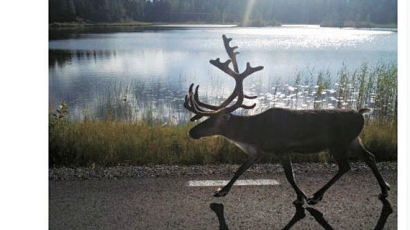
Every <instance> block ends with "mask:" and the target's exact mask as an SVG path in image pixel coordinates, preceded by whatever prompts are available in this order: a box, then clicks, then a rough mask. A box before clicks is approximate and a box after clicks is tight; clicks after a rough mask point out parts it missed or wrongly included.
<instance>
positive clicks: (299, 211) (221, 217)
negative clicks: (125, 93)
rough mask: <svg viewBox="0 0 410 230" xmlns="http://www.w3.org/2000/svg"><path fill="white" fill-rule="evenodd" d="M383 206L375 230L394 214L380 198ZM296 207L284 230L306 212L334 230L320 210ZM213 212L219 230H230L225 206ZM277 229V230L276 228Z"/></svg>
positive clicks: (213, 208)
mask: <svg viewBox="0 0 410 230" xmlns="http://www.w3.org/2000/svg"><path fill="white" fill-rule="evenodd" d="M380 201H381V202H382V204H383V206H382V209H381V213H380V216H379V219H378V221H377V223H376V226H375V227H374V230H381V229H383V228H384V225H385V224H386V221H387V219H388V217H389V216H390V214H392V213H393V209H392V207H391V204H390V202H389V201H388V200H387V199H386V198H380ZM294 206H295V214H294V215H293V217H292V219H291V220H290V221H289V222H288V224H287V225H286V226H285V227H283V228H281V229H282V230H287V229H291V228H292V227H293V226H294V225H295V224H296V223H297V222H299V221H300V220H302V219H303V218H305V217H306V213H305V210H307V211H308V213H309V214H310V215H312V216H313V218H314V219H315V220H316V222H318V223H319V224H320V225H321V226H322V227H323V229H326V230H333V229H334V228H333V227H332V226H331V225H330V224H329V223H328V222H327V220H326V219H325V218H324V215H323V213H322V212H320V211H319V210H317V209H315V208H312V207H303V205H302V204H294ZM210 208H211V210H212V211H213V212H214V213H215V214H216V216H217V218H218V222H219V230H228V229H229V228H228V225H227V223H226V221H225V214H224V205H223V204H221V203H211V204H210ZM275 229H276V228H275Z"/></svg>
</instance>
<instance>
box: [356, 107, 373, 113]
mask: <svg viewBox="0 0 410 230" xmlns="http://www.w3.org/2000/svg"><path fill="white" fill-rule="evenodd" d="M369 112H371V109H368V108H363V109H359V113H360V114H365V113H369Z"/></svg>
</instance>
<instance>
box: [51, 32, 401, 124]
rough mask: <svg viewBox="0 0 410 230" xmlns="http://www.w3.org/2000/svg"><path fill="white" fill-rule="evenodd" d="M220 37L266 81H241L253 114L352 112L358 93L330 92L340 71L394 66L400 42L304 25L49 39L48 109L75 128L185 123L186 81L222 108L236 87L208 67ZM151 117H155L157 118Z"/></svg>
mask: <svg viewBox="0 0 410 230" xmlns="http://www.w3.org/2000/svg"><path fill="white" fill-rule="evenodd" d="M222 33H226V34H227V35H228V36H233V37H234V38H235V40H234V41H235V44H233V45H238V46H240V48H241V55H240V57H239V58H238V64H239V65H240V66H245V64H246V62H247V61H249V62H250V63H254V64H255V65H262V66H265V69H264V70H263V72H262V71H261V72H260V73H259V72H258V73H256V74H255V75H254V76H252V78H251V79H247V80H245V82H244V87H245V88H244V90H245V93H248V94H252V95H258V101H255V102H257V105H258V107H257V108H255V110H254V111H253V112H254V113H259V112H261V111H264V110H266V109H267V108H271V107H288V108H297V109H305V108H306V109H309V108H313V107H315V108H316V107H321V108H324V109H326V108H333V107H335V106H337V105H338V103H339V104H341V107H354V104H355V103H356V102H355V101H353V100H356V99H357V97H356V98H353V96H354V94H356V93H357V91H353V90H348V91H346V95H347V94H349V95H347V96H352V98H348V99H347V100H344V99H343V100H341V99H340V98H339V95H338V94H337V92H336V91H335V90H338V88H339V86H338V85H336V83H337V81H338V75H337V74H338V72H340V69H341V68H342V67H343V66H345V68H346V70H347V71H353V70H356V69H360V65H361V64H362V63H368V64H369V68H370V67H372V66H374V65H375V64H377V63H379V62H381V63H387V64H389V63H392V64H395V63H396V61H397V57H396V55H397V48H396V44H397V41H396V40H397V39H396V38H397V34H396V33H394V32H391V31H370V30H343V29H336V28H320V27H306V26H305V27H303V26H302V27H300V26H299V27H286V26H284V27H281V28H196V29H193V28H185V29H182V28H178V29H175V28H174V29H169V28H155V29H149V28H138V29H136V28H132V27H127V28H122V27H118V28H83V29H79V30H53V32H52V33H51V35H50V36H53V37H52V38H51V37H50V39H51V40H50V41H49V75H50V76H49V92H50V94H49V95H50V96H49V99H50V100H49V101H50V107H53V106H57V105H58V104H59V103H61V102H62V101H65V102H67V105H68V108H69V111H70V115H71V116H72V118H73V119H81V118H83V117H84V116H91V117H92V118H96V119H99V118H104V117H107V116H112V117H117V118H118V119H122V118H123V117H124V116H125V117H126V119H134V118H138V119H141V118H143V117H147V116H148V117H152V118H153V119H155V120H160V121H165V120H166V121H168V120H169V119H170V118H172V120H177V121H179V120H180V121H183V120H184V117H187V118H189V114H187V113H186V112H185V111H184V109H183V107H182V103H180V102H181V100H182V99H183V97H184V94H185V92H186V89H187V88H188V86H189V85H190V84H191V83H192V82H195V83H197V84H200V85H201V88H200V91H201V94H200V95H201V97H203V99H202V100H204V101H207V102H208V103H218V102H220V101H223V98H224V97H225V96H226V95H229V94H230V92H231V90H232V88H233V85H234V82H233V81H232V79H230V78H228V77H225V76H223V73H221V72H220V71H219V70H218V69H216V68H214V67H213V66H211V65H210V64H209V60H210V59H211V58H215V57H225V55H226V54H225V53H224V49H223V46H222V44H221V42H220V36H221V34H222ZM62 34H63V35H62ZM60 35H61V36H60ZM244 57H246V58H244ZM320 72H322V78H323V85H325V84H327V86H326V88H325V89H323V90H322V89H321V90H318V88H321V86H320V85H319V84H318V76H319V74H320ZM356 75H357V76H359V72H357V74H356ZM298 76H299V77H300V78H299V80H298ZM367 78H369V77H367ZM356 79H357V77H356ZM119 86H120V87H119ZM315 87H316V88H315ZM346 87H350V86H346ZM353 87H356V86H353ZM356 89H357V88H356ZM118 90H124V91H123V92H120V91H118ZM157 90H159V91H157ZM356 96H357V95H356ZM366 96H367V95H366ZM393 97H394V95H393ZM124 98H126V100H123V99H124ZM372 98H374V95H373V96H372V95H369V97H368V98H367V99H366V100H367V101H366V102H365V105H364V106H368V107H372V105H371V103H373V101H372V100H373V99H372ZM386 101H389V102H391V103H394V102H393V101H390V100H386ZM367 103H370V104H367ZM124 108H125V111H118V110H117V109H124ZM157 108H160V109H162V111H155V109H157ZM151 109H153V110H152V111H151ZM107 111H112V113H113V114H114V115H110V114H106V113H105V112H107ZM119 114H120V115H119ZM121 114H123V115H121ZM124 114H127V115H124ZM174 116H175V118H173V117H174Z"/></svg>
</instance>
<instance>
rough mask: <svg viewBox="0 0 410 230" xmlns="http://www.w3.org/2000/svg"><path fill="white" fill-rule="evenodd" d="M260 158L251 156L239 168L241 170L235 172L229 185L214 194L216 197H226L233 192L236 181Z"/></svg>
mask: <svg viewBox="0 0 410 230" xmlns="http://www.w3.org/2000/svg"><path fill="white" fill-rule="evenodd" d="M258 158H259V156H258V155H256V154H255V155H251V156H249V158H248V160H247V161H246V162H245V163H243V164H242V165H241V167H239V169H238V170H237V171H236V172H235V174H234V175H233V177H232V179H231V180H230V181H229V183H228V184H227V185H225V186H224V187H223V188H219V189H218V190H217V191H215V193H214V197H222V196H226V194H228V192H229V191H230V190H231V187H232V185H233V184H234V183H235V181H236V180H237V179H238V178H239V177H240V176H241V175H242V174H243V173H244V172H245V171H246V170H247V169H248V168H249V167H251V165H252V164H253V163H255V161H256V160H257V159H258Z"/></svg>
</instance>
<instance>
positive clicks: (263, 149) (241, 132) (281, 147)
mask: <svg viewBox="0 0 410 230" xmlns="http://www.w3.org/2000/svg"><path fill="white" fill-rule="evenodd" d="M222 39H223V43H224V46H225V49H226V52H227V54H228V56H229V58H230V59H229V60H227V61H226V62H221V61H220V60H219V58H217V59H216V60H210V63H211V64H212V65H214V66H216V67H217V68H219V69H220V70H222V71H223V72H225V73H226V74H228V75H229V76H231V77H233V79H234V80H235V82H236V84H235V88H234V90H233V92H232V94H231V95H230V96H229V97H228V98H227V99H226V100H225V101H223V102H222V103H221V104H220V105H219V106H216V105H210V104H207V103H204V102H201V101H200V100H199V96H198V88H199V85H198V86H196V88H195V92H193V86H194V84H191V86H190V87H189V91H188V95H186V96H185V103H184V107H185V108H186V109H187V110H189V111H191V112H192V113H194V114H195V116H194V117H192V118H191V121H195V120H198V119H200V118H201V117H208V118H207V119H206V120H205V121H203V122H201V123H199V124H198V125H196V126H195V127H193V128H192V129H191V130H190V131H189V133H188V134H189V136H190V137H191V138H193V139H199V138H202V137H209V136H223V137H225V138H226V139H228V140H229V141H231V142H232V143H234V144H235V145H236V146H238V147H239V148H240V149H241V150H242V151H244V152H245V153H246V154H247V155H248V160H247V161H246V162H245V163H244V164H242V165H241V166H240V167H239V169H238V170H237V171H236V172H235V174H234V176H233V177H232V179H231V180H230V181H229V183H228V184H227V185H225V186H224V187H223V188H220V189H218V190H217V191H216V192H215V193H214V196H215V197H222V196H225V195H227V194H228V192H229V191H230V189H231V187H232V185H233V184H234V183H235V181H236V180H237V179H238V178H239V177H240V176H241V175H242V174H243V173H244V172H245V171H246V170H247V169H248V168H249V167H250V166H251V165H252V164H253V163H254V162H255V161H257V160H258V159H260V158H261V157H262V156H264V155H269V154H274V155H276V156H277V157H278V158H279V159H280V163H281V165H282V166H283V168H284V171H285V175H286V179H287V180H288V182H289V183H290V184H291V186H292V187H293V189H294V190H295V192H296V195H297V198H296V200H295V201H294V203H295V204H303V203H304V201H305V200H306V201H307V203H308V204H311V205H314V204H316V203H318V202H319V201H320V200H322V198H323V195H324V194H325V192H326V190H328V189H329V188H330V187H331V186H332V185H333V184H334V183H335V182H336V181H337V180H338V179H339V178H340V177H341V176H342V175H343V174H345V173H346V172H348V171H349V170H350V165H349V161H348V159H349V153H350V154H356V155H358V156H360V157H361V158H362V159H363V160H364V162H365V163H366V164H367V165H368V166H369V167H370V168H371V170H372V172H373V174H374V176H375V177H376V179H377V181H378V183H379V185H380V189H381V194H380V195H379V198H380V199H382V198H386V197H387V196H388V190H390V186H389V185H388V184H387V183H386V182H385V181H384V179H383V177H382V176H381V175H380V172H379V170H378V169H377V167H376V163H375V157H374V155H373V154H372V153H370V152H369V151H368V150H367V149H366V148H365V147H364V146H363V144H362V142H361V140H360V138H359V134H360V132H361V131H362V129H363V124H364V118H363V115H362V114H364V113H366V112H369V109H361V110H359V111H355V110H289V109H283V108H271V109H268V110H266V111H264V112H262V113H260V114H257V115H252V116H238V115H235V114H232V112H234V111H235V110H236V109H238V108H242V109H253V108H254V107H255V105H256V104H253V105H250V106H249V105H245V104H243V102H244V99H255V98H256V96H248V95H245V94H244V92H243V80H244V79H245V78H246V77H248V76H249V75H251V74H252V73H255V72H257V71H260V70H262V69H263V66H258V67H251V66H250V64H249V62H248V63H247V64H246V69H245V71H243V72H242V73H240V72H239V69H238V64H237V62H236V55H237V54H238V53H239V52H235V51H234V50H235V49H237V48H238V47H237V46H235V47H231V46H230V45H229V42H230V41H231V40H232V38H227V37H226V36H225V35H223V36H222ZM230 63H232V65H233V70H232V69H231V68H230V66H229V64H230ZM235 98H236V102H235V103H233V105H231V106H229V105H230V104H231V102H232V101H233V100H234V99H235ZM323 150H329V151H330V153H331V155H332V156H333V159H334V160H335V161H336V163H337V165H338V172H337V173H336V175H335V176H334V177H333V178H332V179H331V180H330V181H329V182H328V183H326V184H325V185H324V186H323V187H322V188H320V189H319V190H318V191H317V192H315V193H314V194H313V197H311V198H307V196H306V195H305V193H304V192H303V191H302V190H301V189H300V188H299V187H298V186H297V184H296V182H295V179H294V175H293V171H292V163H291V160H290V154H291V153H302V154H304V153H306V154H307V153H315V152H319V151H323Z"/></svg>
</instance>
